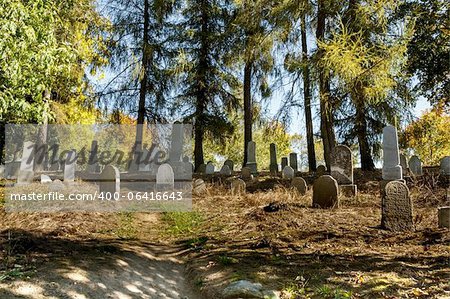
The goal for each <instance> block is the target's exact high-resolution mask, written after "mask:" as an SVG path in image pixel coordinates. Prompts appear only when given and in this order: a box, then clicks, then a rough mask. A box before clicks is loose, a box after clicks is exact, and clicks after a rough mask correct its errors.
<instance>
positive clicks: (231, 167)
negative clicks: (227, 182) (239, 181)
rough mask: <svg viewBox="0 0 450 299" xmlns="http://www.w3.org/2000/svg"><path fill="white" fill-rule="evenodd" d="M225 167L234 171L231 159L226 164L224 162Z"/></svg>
mask: <svg viewBox="0 0 450 299" xmlns="http://www.w3.org/2000/svg"><path fill="white" fill-rule="evenodd" d="M223 165H227V166H228V168H230V170H231V172H233V171H234V162H233V161H232V160H230V159H227V160H225V162H223Z"/></svg>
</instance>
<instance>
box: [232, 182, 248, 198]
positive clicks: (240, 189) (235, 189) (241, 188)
mask: <svg viewBox="0 0 450 299" xmlns="http://www.w3.org/2000/svg"><path fill="white" fill-rule="evenodd" d="M230 186H231V187H230V188H231V194H233V195H239V194H243V193H245V188H246V185H245V182H244V181H243V180H241V179H239V178H235V179H233V180H231V185H230Z"/></svg>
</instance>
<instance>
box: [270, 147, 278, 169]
mask: <svg viewBox="0 0 450 299" xmlns="http://www.w3.org/2000/svg"><path fill="white" fill-rule="evenodd" d="M269 170H270V174H272V175H277V174H278V161H277V146H276V145H275V143H271V144H270V165H269Z"/></svg>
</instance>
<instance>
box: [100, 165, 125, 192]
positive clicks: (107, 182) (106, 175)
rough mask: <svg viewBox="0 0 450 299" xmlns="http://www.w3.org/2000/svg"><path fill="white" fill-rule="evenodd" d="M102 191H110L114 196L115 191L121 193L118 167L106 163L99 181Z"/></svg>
mask: <svg viewBox="0 0 450 299" xmlns="http://www.w3.org/2000/svg"><path fill="white" fill-rule="evenodd" d="M99 187H100V193H102V192H103V193H110V194H111V195H112V196H111V198H114V193H120V172H119V169H117V167H115V166H112V165H106V166H105V167H104V168H103V170H102V172H101V174H100V181H99Z"/></svg>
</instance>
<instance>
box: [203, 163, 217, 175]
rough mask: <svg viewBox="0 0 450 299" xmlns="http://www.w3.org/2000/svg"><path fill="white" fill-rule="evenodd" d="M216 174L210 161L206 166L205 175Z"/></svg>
mask: <svg viewBox="0 0 450 299" xmlns="http://www.w3.org/2000/svg"><path fill="white" fill-rule="evenodd" d="M214 172H215V167H214V164H213V162H211V161H209V162H208V164H206V168H205V174H214Z"/></svg>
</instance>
